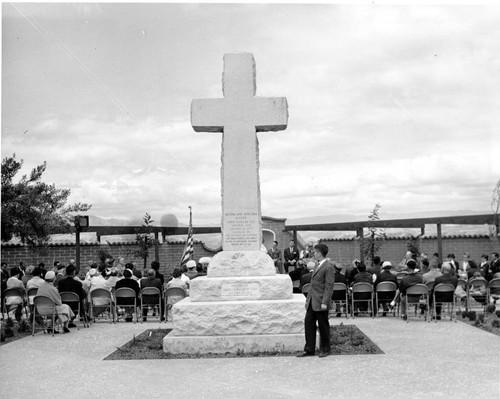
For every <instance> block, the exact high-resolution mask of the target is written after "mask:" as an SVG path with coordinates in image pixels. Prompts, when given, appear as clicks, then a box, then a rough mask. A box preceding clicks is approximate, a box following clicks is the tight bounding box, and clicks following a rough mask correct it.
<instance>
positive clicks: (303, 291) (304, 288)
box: [302, 283, 311, 298]
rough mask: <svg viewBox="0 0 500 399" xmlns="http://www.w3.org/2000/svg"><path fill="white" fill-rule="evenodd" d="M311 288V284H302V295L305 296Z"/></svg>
mask: <svg viewBox="0 0 500 399" xmlns="http://www.w3.org/2000/svg"><path fill="white" fill-rule="evenodd" d="M310 288H311V284H310V283H307V284H304V285H303V286H302V293H303V294H304V296H305V297H306V298H307V295H308V294H309V289H310Z"/></svg>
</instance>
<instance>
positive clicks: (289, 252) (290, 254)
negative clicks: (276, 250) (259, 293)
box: [283, 240, 299, 273]
mask: <svg viewBox="0 0 500 399" xmlns="http://www.w3.org/2000/svg"><path fill="white" fill-rule="evenodd" d="M283 257H284V258H285V263H284V264H283V265H284V266H285V273H288V267H290V266H292V267H293V268H294V269H295V267H296V265H297V261H298V260H299V250H298V249H297V247H296V246H295V241H293V240H290V243H289V245H288V248H285V251H284V252H283Z"/></svg>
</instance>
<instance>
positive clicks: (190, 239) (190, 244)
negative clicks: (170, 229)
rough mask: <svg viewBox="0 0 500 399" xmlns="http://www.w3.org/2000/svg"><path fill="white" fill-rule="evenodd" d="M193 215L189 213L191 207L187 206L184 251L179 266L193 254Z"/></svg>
mask: <svg viewBox="0 0 500 399" xmlns="http://www.w3.org/2000/svg"><path fill="white" fill-rule="evenodd" d="M193 245H194V240H193V216H192V213H191V207H189V228H188V236H187V239H186V246H185V247H184V252H183V253H182V258H181V267H182V266H184V265H185V264H186V263H187V261H188V260H189V259H191V257H192V256H193Z"/></svg>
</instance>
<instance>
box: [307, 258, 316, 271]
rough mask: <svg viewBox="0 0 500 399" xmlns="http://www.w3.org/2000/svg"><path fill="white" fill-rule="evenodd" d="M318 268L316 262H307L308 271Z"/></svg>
mask: <svg viewBox="0 0 500 399" xmlns="http://www.w3.org/2000/svg"><path fill="white" fill-rule="evenodd" d="M315 267H316V262H314V261H313V260H311V261H309V262H307V270H313V269H314V268H315Z"/></svg>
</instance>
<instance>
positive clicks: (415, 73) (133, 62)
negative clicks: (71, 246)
mask: <svg viewBox="0 0 500 399" xmlns="http://www.w3.org/2000/svg"><path fill="white" fill-rule="evenodd" d="M2 11H3V15H2V149H1V151H2V158H3V157H6V156H10V155H12V154H13V153H16V156H17V157H18V158H20V159H23V160H24V163H25V169H26V170H28V169H30V168H32V167H34V166H35V165H39V164H41V163H43V161H47V172H46V174H45V175H44V176H45V178H44V180H45V181H47V182H53V183H55V184H56V186H58V187H60V188H69V189H71V192H72V195H71V202H88V203H90V204H92V210H91V211H90V214H92V215H97V216H100V217H106V218H107V217H115V218H122V219H127V218H129V219H130V218H140V217H141V216H142V215H143V214H144V213H145V212H149V213H150V214H151V215H152V216H153V218H155V219H157V220H159V218H160V216H161V215H163V214H167V213H172V214H175V215H177V217H178V219H179V221H180V222H181V223H187V220H188V208H187V207H188V205H191V206H192V207H193V217H194V223H195V224H196V225H200V224H214V223H219V221H220V213H221V205H220V179H219V168H220V150H221V148H220V144H221V135H220V134H218V133H195V132H194V131H193V129H192V127H191V125H190V103H191V100H192V99H195V98H217V97H222V90H221V74H222V67H223V64H222V61H223V55H224V54H225V53H230V52H251V53H253V54H254V56H255V60H256V64H257V95H260V96H266V97H267V96H285V97H287V99H288V104H289V114H290V116H289V124H288V128H287V129H286V130H285V131H282V132H266V133H259V135H258V136H259V141H260V162H261V166H260V178H261V191H262V213H263V214H264V215H267V216H273V217H286V218H288V219H295V218H301V217H304V216H318V215H328V214H347V215H368V214H369V213H370V211H371V210H372V209H373V207H374V205H375V204H376V203H379V204H380V205H381V206H382V209H381V215H382V217H384V215H387V216H390V215H395V214H398V215H400V214H404V213H407V212H420V213H421V214H422V216H425V214H426V212H442V214H443V215H447V214H448V213H450V212H451V211H462V210H466V211H478V212H483V211H484V212H485V213H486V212H488V211H489V210H490V201H491V196H492V191H493V188H494V186H495V183H496V182H497V181H498V179H499V178H500V139H499V137H500V135H499V126H500V112H499V110H500V90H499V88H500V73H499V71H500V41H499V40H498V38H499V37H500V24H499V23H498V21H499V20H500V7H494V6H463V5H462V6H458V5H454V6H452V5H447V6H442V7H434V6H413V7H412V6H408V5H406V6H399V7H396V6H387V5H385V6H371V5H357V6H340V5H333V4H323V5H284V4H253V5H242V4H232V5H231V4H219V5H216V4H201V5H200V4H198V5H194V4H148V5H146V4H97V3H87V4H78V5H77V4H64V3H59V4H22V3H14V4H5V3H4V4H3V10H2Z"/></svg>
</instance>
